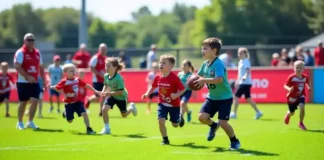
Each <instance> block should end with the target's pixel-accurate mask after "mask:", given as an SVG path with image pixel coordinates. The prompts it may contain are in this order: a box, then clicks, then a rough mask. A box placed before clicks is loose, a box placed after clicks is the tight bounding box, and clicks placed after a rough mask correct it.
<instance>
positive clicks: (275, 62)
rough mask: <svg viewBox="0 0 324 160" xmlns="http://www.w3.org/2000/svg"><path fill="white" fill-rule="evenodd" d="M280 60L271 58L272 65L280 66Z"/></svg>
mask: <svg viewBox="0 0 324 160" xmlns="http://www.w3.org/2000/svg"><path fill="white" fill-rule="evenodd" d="M278 63H279V60H278V59H272V60H271V66H278Z"/></svg>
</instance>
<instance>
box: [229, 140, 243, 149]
mask: <svg viewBox="0 0 324 160" xmlns="http://www.w3.org/2000/svg"><path fill="white" fill-rule="evenodd" d="M240 147H241V143H240V141H237V142H231V144H230V150H238V149H240Z"/></svg>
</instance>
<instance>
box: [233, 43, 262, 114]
mask: <svg viewBox="0 0 324 160" xmlns="http://www.w3.org/2000/svg"><path fill="white" fill-rule="evenodd" d="M238 58H239V59H240V61H239V64H238V76H237V80H236V87H237V90H236V93H235V98H234V112H232V113H231V115H230V117H231V118H232V119H236V118H237V108H238V105H239V99H240V98H241V96H242V95H243V94H244V97H245V99H246V101H247V102H248V103H249V104H250V105H251V106H252V108H253V109H254V110H255V112H256V115H255V118H254V119H259V118H260V117H262V115H263V114H262V113H261V112H260V110H259V109H258V108H257V106H256V104H255V102H254V101H253V100H252V99H251V87H252V78H251V70H250V69H251V63H250V55H249V52H248V50H247V49H246V48H239V49H238Z"/></svg>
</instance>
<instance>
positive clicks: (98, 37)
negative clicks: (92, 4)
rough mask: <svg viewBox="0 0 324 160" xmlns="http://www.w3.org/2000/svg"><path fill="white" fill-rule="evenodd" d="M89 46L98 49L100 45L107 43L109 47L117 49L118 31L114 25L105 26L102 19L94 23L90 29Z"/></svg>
mask: <svg viewBox="0 0 324 160" xmlns="http://www.w3.org/2000/svg"><path fill="white" fill-rule="evenodd" d="M88 33H89V46H90V47H94V48H96V47H98V45H99V44H100V43H106V44H107V46H108V47H115V45H116V44H115V42H116V41H115V39H116V29H115V27H114V25H112V24H108V23H107V24H104V22H103V21H101V20H100V19H96V20H94V21H93V23H92V24H91V26H90V27H89V31H88Z"/></svg>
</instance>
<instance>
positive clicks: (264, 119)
mask: <svg viewBox="0 0 324 160" xmlns="http://www.w3.org/2000/svg"><path fill="white" fill-rule="evenodd" d="M258 121H279V119H270V118H260V119H258Z"/></svg>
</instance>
